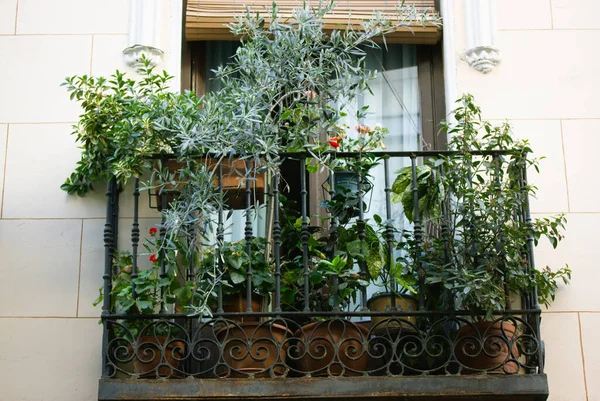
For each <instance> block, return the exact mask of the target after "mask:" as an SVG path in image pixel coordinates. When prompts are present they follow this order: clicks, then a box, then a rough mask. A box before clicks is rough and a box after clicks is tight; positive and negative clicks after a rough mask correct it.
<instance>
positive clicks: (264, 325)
mask: <svg viewBox="0 0 600 401" xmlns="http://www.w3.org/2000/svg"><path fill="white" fill-rule="evenodd" d="M246 326H255V327H256V328H258V327H259V326H262V327H261V328H265V329H268V328H269V327H273V328H277V329H279V330H281V331H283V332H284V333H286V332H287V333H289V334H291V335H292V336H293V335H294V332H293V331H292V330H290V329H288V328H287V327H285V326H283V325H281V324H277V323H273V324H268V322H262V323H261V322H239V323H237V324H228V325H227V326H225V327H223V328H222V329H219V331H217V332H216V333H215V335H216V336H218V335H219V334H220V333H222V332H224V331H226V330H231V329H239V328H244V327H246Z"/></svg>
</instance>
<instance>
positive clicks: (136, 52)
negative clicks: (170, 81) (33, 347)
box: [123, 45, 164, 71]
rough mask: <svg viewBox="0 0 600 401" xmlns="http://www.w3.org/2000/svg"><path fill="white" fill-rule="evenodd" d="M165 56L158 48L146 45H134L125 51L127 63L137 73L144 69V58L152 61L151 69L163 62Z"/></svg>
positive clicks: (124, 56)
mask: <svg viewBox="0 0 600 401" xmlns="http://www.w3.org/2000/svg"><path fill="white" fill-rule="evenodd" d="M163 54H164V52H163V51H162V50H160V49H157V48H156V47H152V46H144V45H133V46H130V47H128V48H126V49H125V50H123V58H124V59H125V63H126V64H127V65H128V66H130V67H133V68H134V69H135V70H136V71H139V70H140V69H141V68H142V67H144V63H142V61H141V60H142V57H145V58H147V59H148V60H149V61H150V66H151V67H155V66H157V65H158V64H160V63H161V62H162V57H163Z"/></svg>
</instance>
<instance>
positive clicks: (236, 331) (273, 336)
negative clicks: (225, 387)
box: [217, 322, 292, 378]
mask: <svg viewBox="0 0 600 401" xmlns="http://www.w3.org/2000/svg"><path fill="white" fill-rule="evenodd" d="M291 335H292V332H291V331H290V330H289V329H287V328H286V327H284V326H282V325H279V324H268V323H258V322H241V323H238V324H235V325H233V324H232V325H228V326H226V327H224V328H223V329H221V330H219V331H218V332H217V340H218V341H219V343H220V344H221V346H222V349H223V354H222V355H223V359H222V364H220V366H219V368H218V370H217V372H218V373H217V375H218V376H219V377H232V378H244V377H248V376H252V377H257V378H259V377H271V376H283V375H285V374H286V371H287V369H286V367H285V361H286V354H287V349H288V347H289V343H288V342H287V341H286V339H287V338H288V337H290V336H291Z"/></svg>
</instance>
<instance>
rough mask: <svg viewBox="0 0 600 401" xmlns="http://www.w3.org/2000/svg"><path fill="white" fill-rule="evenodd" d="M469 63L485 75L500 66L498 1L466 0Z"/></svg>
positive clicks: (466, 52) (466, 51)
mask: <svg viewBox="0 0 600 401" xmlns="http://www.w3.org/2000/svg"><path fill="white" fill-rule="evenodd" d="M465 26H466V41H467V50H465V53H464V57H465V60H466V61H467V63H469V65H470V66H471V67H473V68H475V69H476V70H477V71H480V72H482V73H484V74H487V73H488V72H490V71H492V69H494V67H496V66H497V65H498V64H500V51H499V50H498V48H497V47H496V46H495V42H496V1H495V0H465Z"/></svg>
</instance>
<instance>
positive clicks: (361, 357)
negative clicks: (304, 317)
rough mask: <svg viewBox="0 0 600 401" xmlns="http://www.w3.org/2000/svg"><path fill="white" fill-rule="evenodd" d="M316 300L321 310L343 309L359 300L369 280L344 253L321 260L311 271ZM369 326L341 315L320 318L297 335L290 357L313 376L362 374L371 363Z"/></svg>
mask: <svg viewBox="0 0 600 401" xmlns="http://www.w3.org/2000/svg"><path fill="white" fill-rule="evenodd" d="M311 282H313V283H320V284H319V285H317V286H315V287H316V288H313V294H315V295H314V296H315V298H317V299H315V300H314V301H313V302H317V303H319V304H320V305H321V308H322V310H330V311H340V310H343V309H348V308H350V305H351V303H352V302H356V295H357V292H358V291H359V290H360V288H361V286H362V285H366V283H365V282H364V281H363V280H362V279H361V278H360V275H359V274H357V273H355V272H354V271H353V269H352V266H351V265H349V264H348V262H347V259H346V258H345V257H343V256H340V255H338V256H336V257H335V258H333V259H332V260H326V259H324V260H321V261H320V262H319V264H318V266H317V268H316V269H314V270H313V271H312V272H311ZM368 333H369V331H368V330H367V328H366V327H364V326H363V325H362V324H360V323H355V322H352V321H350V320H346V319H343V318H339V317H334V318H330V319H317V320H316V321H314V322H312V323H309V324H306V325H304V326H302V327H301V328H300V329H298V330H297V331H296V333H295V334H294V336H295V337H296V338H298V343H297V344H296V345H295V347H294V351H295V352H294V353H292V355H291V357H292V359H293V360H295V361H296V365H297V366H296V369H297V370H298V372H299V373H301V374H310V375H311V376H329V375H333V376H360V375H362V374H364V372H366V371H367V368H368V363H369V353H368V346H366V343H367V341H368Z"/></svg>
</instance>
